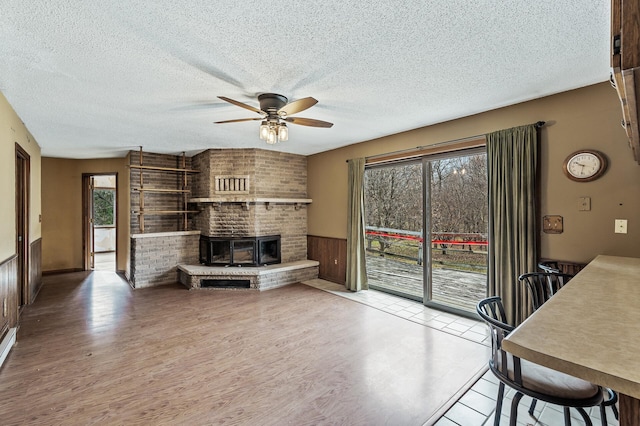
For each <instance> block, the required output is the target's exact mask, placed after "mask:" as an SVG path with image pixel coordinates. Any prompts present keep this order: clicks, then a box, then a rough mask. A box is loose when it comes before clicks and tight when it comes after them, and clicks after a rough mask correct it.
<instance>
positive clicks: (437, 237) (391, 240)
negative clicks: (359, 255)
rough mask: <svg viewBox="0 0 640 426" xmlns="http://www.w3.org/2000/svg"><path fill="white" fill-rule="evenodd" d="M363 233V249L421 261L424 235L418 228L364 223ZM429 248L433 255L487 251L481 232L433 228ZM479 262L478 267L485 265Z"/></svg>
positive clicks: (485, 240)
mask: <svg viewBox="0 0 640 426" xmlns="http://www.w3.org/2000/svg"><path fill="white" fill-rule="evenodd" d="M365 236H366V240H367V251H368V252H370V253H377V254H379V255H382V256H385V255H390V256H394V257H398V258H403V259H408V260H413V261H415V262H417V263H418V264H419V265H421V264H422V261H423V243H424V238H423V236H422V232H419V231H408V230H404V229H392V228H378V227H373V226H367V227H366V228H365ZM431 236H432V239H431V250H432V254H434V255H435V253H436V252H437V253H438V254H439V255H447V254H455V253H460V254H463V253H470V254H477V255H479V256H486V254H487V247H488V241H487V234H483V233H470V232H468V233H462V232H435V233H432V235H431ZM375 242H377V243H378V247H377V248H376V247H374V243H375ZM433 260H434V261H436V262H437V263H441V264H447V265H452V266H456V265H457V266H462V267H467V266H474V267H478V266H479V265H469V264H466V263H460V262H447V261H445V260H443V259H435V256H434V259H433ZM485 268H486V263H485V266H484V267H482V266H480V269H485Z"/></svg>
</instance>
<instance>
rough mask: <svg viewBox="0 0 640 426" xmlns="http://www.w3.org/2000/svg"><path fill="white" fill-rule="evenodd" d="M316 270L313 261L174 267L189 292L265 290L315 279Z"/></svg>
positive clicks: (316, 263) (316, 264)
mask: <svg viewBox="0 0 640 426" xmlns="http://www.w3.org/2000/svg"><path fill="white" fill-rule="evenodd" d="M318 267H319V262H318V261H315V260H299V261H296V262H287V263H279V264H277V265H267V266H248V267H239V266H204V265H178V279H179V281H180V282H181V283H182V284H184V285H185V286H186V287H187V288H189V289H201V288H204V289H217V290H220V289H225V290H227V289H232V290H239V289H248V290H269V289H272V288H276V287H282V286H285V285H289V284H294V283H298V282H302V281H307V280H311V279H315V278H318Z"/></svg>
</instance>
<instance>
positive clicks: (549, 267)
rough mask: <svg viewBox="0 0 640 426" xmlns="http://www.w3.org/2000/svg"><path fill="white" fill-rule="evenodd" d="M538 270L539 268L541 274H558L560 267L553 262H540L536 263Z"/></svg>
mask: <svg viewBox="0 0 640 426" xmlns="http://www.w3.org/2000/svg"><path fill="white" fill-rule="evenodd" d="M538 268H540V270H541V271H542V272H554V273H556V274H559V273H560V265H559V264H558V262H557V261H555V260H548V261H544V262H540V263H538Z"/></svg>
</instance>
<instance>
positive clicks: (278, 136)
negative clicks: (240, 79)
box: [215, 93, 333, 145]
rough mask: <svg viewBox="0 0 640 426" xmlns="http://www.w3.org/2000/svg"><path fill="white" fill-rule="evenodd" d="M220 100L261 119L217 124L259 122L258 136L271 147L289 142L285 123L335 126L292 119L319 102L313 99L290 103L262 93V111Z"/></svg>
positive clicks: (322, 122)
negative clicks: (255, 114) (254, 113)
mask: <svg viewBox="0 0 640 426" xmlns="http://www.w3.org/2000/svg"><path fill="white" fill-rule="evenodd" d="M218 98H220V99H222V100H223V101H225V102H229V103H231V104H233V105H236V106H239V107H241V108H244V109H248V110H249V111H253V112H257V113H258V114H260V117H259V118H258V117H256V118H239V119H235V120H224V121H216V122H215V123H216V124H223V123H237V122H242V121H254V120H259V121H261V123H260V129H259V131H258V136H260V139H261V140H263V141H266V142H267V143H268V144H270V145H273V144H276V143H278V142H285V141H288V140H289V128H288V127H287V125H286V123H284V121H287V122H289V123H293V124H297V125H301V126H309V127H325V128H329V127H331V126H333V123H329V122H327V121H322V120H315V119H312V118H301V117H291V115H293V114H297V113H299V112H301V111H304V110H306V109H309V108H311V107H312V106H314V105H315V104H317V103H318V101H317V100H315V99H314V98H311V97H306V98H302V99H298V100H296V101H293V102H289V100H288V99H287V98H286V97H285V96H282V95H278V94H277V93H262V94H260V95H258V101H259V102H260V109H258V108H256V107H253V106H251V105H247V104H245V103H243V102H239V101H235V100H233V99H230V98H226V97H224V96H218Z"/></svg>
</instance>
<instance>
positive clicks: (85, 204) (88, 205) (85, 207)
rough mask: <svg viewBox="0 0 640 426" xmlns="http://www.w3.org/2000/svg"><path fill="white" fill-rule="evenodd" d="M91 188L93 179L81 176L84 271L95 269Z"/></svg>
mask: <svg viewBox="0 0 640 426" xmlns="http://www.w3.org/2000/svg"><path fill="white" fill-rule="evenodd" d="M93 187H94V177H93V175H90V174H83V175H82V229H83V233H84V239H83V240H84V244H83V247H84V250H83V251H84V270H85V271H89V270H92V269H94V268H95V239H94V235H93V233H94V229H93V222H94V221H93V215H94V210H93Z"/></svg>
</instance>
